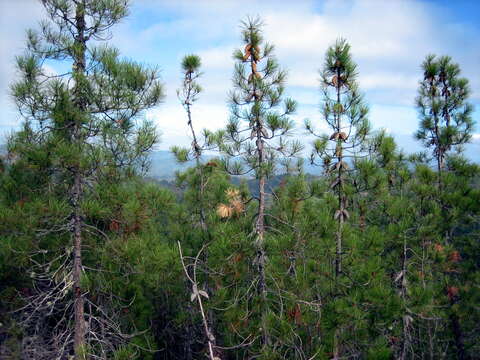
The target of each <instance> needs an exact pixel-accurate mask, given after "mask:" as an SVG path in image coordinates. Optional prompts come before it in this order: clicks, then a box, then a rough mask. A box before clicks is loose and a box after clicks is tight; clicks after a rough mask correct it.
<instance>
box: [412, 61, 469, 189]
mask: <svg viewBox="0 0 480 360" xmlns="http://www.w3.org/2000/svg"><path fill="white" fill-rule="evenodd" d="M422 69H423V80H422V81H421V82H420V87H419V89H418V97H417V99H416V105H417V109H418V111H419V117H420V128H419V129H418V131H417V133H416V137H417V139H418V140H420V141H421V142H422V144H423V145H424V146H425V147H427V148H431V149H432V153H433V156H434V158H435V160H436V162H437V170H438V174H439V179H441V175H442V172H443V170H444V168H445V157H446V156H447V155H448V153H449V151H450V150H452V149H453V148H454V147H456V146H459V145H462V144H465V143H467V142H468V141H469V140H470V138H471V134H472V131H473V119H472V116H471V115H472V112H473V107H472V105H471V104H470V103H468V102H467V99H468V96H469V95H470V89H469V86H468V80H467V79H465V78H461V77H460V67H459V65H458V64H456V63H453V62H452V59H451V57H449V56H442V57H439V58H437V57H436V56H435V55H428V56H427V57H426V58H425V61H424V62H423V64H422ZM439 182H441V180H439Z"/></svg>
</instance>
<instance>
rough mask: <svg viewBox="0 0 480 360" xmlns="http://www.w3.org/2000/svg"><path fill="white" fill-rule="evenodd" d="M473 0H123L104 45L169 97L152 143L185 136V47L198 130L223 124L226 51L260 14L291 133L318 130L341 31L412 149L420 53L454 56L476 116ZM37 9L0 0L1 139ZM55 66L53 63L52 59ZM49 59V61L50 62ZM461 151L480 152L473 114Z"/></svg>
mask: <svg viewBox="0 0 480 360" xmlns="http://www.w3.org/2000/svg"><path fill="white" fill-rule="evenodd" d="M478 14H480V1H477V0H456V1H450V0H421V1H420V0H415V1H414V0H317V1H313V0H311V1H310V0H297V1H295V2H294V1H281V0H275V1H272V0H262V1H254V0H243V1H233V0H131V6H130V15H129V16H128V17H127V18H125V19H123V20H122V22H121V23H120V24H118V25H117V26H116V27H115V28H113V29H112V38H111V40H110V41H109V42H110V44H111V45H113V46H116V47H118V48H119V50H120V52H121V54H122V55H123V56H125V57H127V58H129V59H132V60H135V61H138V62H141V63H144V64H147V65H152V66H158V67H159V68H160V69H161V75H162V81H163V82H164V84H165V88H166V98H165V100H164V101H163V103H162V104H160V105H159V106H158V107H156V108H154V109H151V110H149V111H147V112H146V114H145V117H146V118H148V119H151V120H153V121H154V122H155V123H156V125H157V128H158V131H159V133H160V134H161V143H160V144H159V145H158V149H160V150H167V149H169V148H170V147H171V146H172V145H188V144H190V142H191V140H190V138H189V136H188V129H187V124H186V121H185V112H184V109H183V108H182V106H181V105H180V103H179V101H178V99H177V96H176V89H177V88H178V87H180V84H181V72H180V62H181V59H182V57H183V56H184V55H186V54H197V55H199V56H200V57H201V58H202V70H203V73H204V74H203V76H202V78H201V79H200V82H201V84H202V87H203V89H204V92H203V93H202V94H201V95H200V98H199V101H198V102H197V103H196V104H195V106H194V108H193V116H194V123H195V126H196V127H197V128H198V129H201V128H208V129H210V130H215V129H218V128H221V127H223V126H224V125H225V123H226V121H227V119H228V117H229V110H228V105H227V93H228V91H229V90H230V89H231V88H232V83H231V78H232V74H233V66H234V60H233V59H232V53H233V51H234V50H235V49H236V48H241V47H242V42H241V37H240V21H241V20H242V19H245V18H246V16H257V15H259V16H261V17H262V18H263V20H264V23H265V27H264V30H265V38H266V40H267V41H268V42H269V43H272V44H274V45H275V49H276V51H275V54H276V57H277V59H278V61H279V63H280V65H281V66H282V67H283V68H284V69H286V70H287V71H288V74H289V76H288V79H287V88H286V89H287V94H288V96H290V97H292V98H293V99H295V100H297V102H298V111H297V113H296V114H295V115H294V116H293V117H292V118H293V120H294V121H295V123H296V124H297V130H296V132H297V136H299V137H304V136H305V135H304V131H303V129H302V124H303V121H304V119H306V118H308V119H310V120H311V121H312V122H313V123H314V124H316V125H317V127H318V128H320V129H324V130H325V131H326V127H325V124H324V123H323V121H322V119H321V117H320V113H319V111H318V109H319V103H320V100H321V96H320V91H319V81H318V79H319V75H318V70H319V69H320V68H321V67H322V64H323V61H324V56H325V51H326V49H327V47H328V46H329V45H331V44H333V43H334V42H335V40H336V39H337V38H340V37H343V38H345V39H347V41H348V42H349V43H350V44H351V47H352V48H351V49H352V50H351V52H352V56H353V60H354V61H355V62H356V63H357V64H358V71H359V78H358V80H359V86H360V89H361V90H362V91H363V92H364V94H365V100H366V102H367V103H368V105H369V107H370V115H369V118H370V121H371V123H372V126H373V128H374V129H381V128H384V129H386V130H387V131H388V132H389V133H391V134H393V135H394V136H395V138H396V139H397V142H398V143H399V146H400V147H401V148H403V149H405V150H406V151H407V152H412V151H418V150H420V149H421V147H420V145H419V144H418V143H417V142H416V141H415V140H414V139H413V133H414V132H415V130H416V129H417V127H418V117H417V112H416V110H415V106H414V99H415V97H416V93H417V88H418V82H419V80H420V79H421V77H422V71H421V68H420V65H421V63H422V61H423V59H424V58H425V56H426V55H427V54H431V53H433V54H437V55H450V56H452V57H453V60H454V61H455V62H457V63H458V64H459V65H460V68H461V69H462V76H464V77H466V78H468V79H469V81H470V86H471V89H472V94H471V98H470V102H471V103H473V104H474V106H475V108H476V110H475V112H474V120H476V121H477V122H478V123H480V42H479V41H478V39H479V38H480V18H479V17H478ZM43 18H45V14H44V12H43V9H42V5H41V2H40V1H36V0H0V34H1V36H0V50H1V53H2V56H1V57H0V106H1V108H2V112H1V115H0V142H3V141H2V140H3V139H2V138H5V136H7V135H8V134H9V133H11V132H12V131H14V130H15V129H18V128H19V125H20V124H21V119H20V117H19V115H18V112H17V110H16V108H15V106H14V104H13V102H12V100H11V97H10V95H9V85H10V84H11V83H12V82H13V81H14V80H15V77H16V71H15V65H14V59H15V55H19V54H21V53H22V51H23V49H24V46H25V31H26V29H27V28H34V29H35V28H38V22H39V21H40V20H41V19H43ZM51 66H52V68H53V69H52V70H53V71H55V70H58V69H60V68H61V65H54V64H51ZM56 66H57V67H56ZM467 154H468V155H469V156H470V157H472V158H477V159H480V124H479V125H478V126H477V127H476V129H475V134H474V137H473V144H472V145H469V146H468V148H467Z"/></svg>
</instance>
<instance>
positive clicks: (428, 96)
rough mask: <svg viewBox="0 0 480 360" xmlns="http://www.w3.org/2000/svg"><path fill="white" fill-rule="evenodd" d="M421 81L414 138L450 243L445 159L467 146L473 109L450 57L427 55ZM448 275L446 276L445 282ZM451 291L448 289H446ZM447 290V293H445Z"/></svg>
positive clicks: (454, 324) (459, 343)
mask: <svg viewBox="0 0 480 360" xmlns="http://www.w3.org/2000/svg"><path fill="white" fill-rule="evenodd" d="M422 69H423V72H424V73H423V80H422V81H421V82H420V87H419V89H418V97H417V99H416V103H417V108H418V111H419V116H420V120H421V121H420V125H419V129H418V131H417V133H416V137H417V139H419V140H420V141H422V143H423V145H424V146H425V147H426V148H431V149H432V154H433V156H434V158H435V160H436V163H437V179H438V180H437V187H436V188H437V191H438V194H437V199H436V200H437V202H438V205H439V207H440V219H441V221H440V223H439V229H440V233H439V236H440V237H444V239H443V241H442V243H444V244H445V245H448V244H450V243H451V242H452V240H453V239H452V237H453V231H454V226H453V223H452V215H451V214H454V213H455V211H454V210H453V209H454V208H455V205H454V204H452V203H451V202H450V201H449V196H448V195H447V191H448V190H447V189H446V188H445V186H446V184H445V182H446V179H445V176H446V175H445V172H446V171H448V169H447V168H446V159H447V156H448V155H449V154H450V152H451V150H452V149H454V148H458V150H460V151H461V150H462V148H461V145H463V144H465V143H467V142H468V141H469V140H470V138H471V134H472V131H473V126H474V122H473V119H472V116H471V114H472V111H473V107H472V105H471V104H470V103H468V102H467V100H468V97H469V94H470V89H469V86H468V80H467V79H465V78H461V77H460V66H459V65H458V64H456V63H453V62H452V59H451V57H449V56H442V57H439V58H437V57H436V56H435V55H428V56H427V57H426V59H425V61H424V62H423V64H422ZM449 278H451V275H450V274H448V272H447V273H446V283H448V282H449V280H448V279H449ZM448 289H450V287H449V288H448ZM448 289H447V292H448ZM448 294H449V295H448V297H449V299H450V309H451V311H450V314H449V319H450V326H451V329H452V332H453V334H454V338H455V346H456V348H457V352H458V356H459V359H464V358H465V357H466V352H465V346H464V341H463V337H464V335H463V332H462V329H461V326H460V323H459V319H458V316H457V314H456V313H455V311H452V309H453V306H454V305H455V303H456V298H457V297H456V296H451V295H450V293H448Z"/></svg>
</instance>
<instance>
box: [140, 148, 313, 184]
mask: <svg viewBox="0 0 480 360" xmlns="http://www.w3.org/2000/svg"><path fill="white" fill-rule="evenodd" d="M214 157H217V156H214V155H205V156H203V158H204V160H207V161H208V160H209V159H212V158H214ZM193 165H194V162H193V161H189V162H187V163H184V164H179V163H178V162H177V161H176V160H175V157H174V156H173V154H172V153H171V152H170V151H165V150H158V151H154V152H152V155H151V166H150V172H149V176H150V177H152V178H154V179H156V180H171V179H173V178H174V177H175V172H176V171H179V170H186V169H188V168H189V167H191V166H193ZM304 170H305V172H306V173H308V174H312V175H320V172H321V170H322V169H321V168H319V167H316V166H312V165H310V163H309V162H308V160H307V159H305V163H304Z"/></svg>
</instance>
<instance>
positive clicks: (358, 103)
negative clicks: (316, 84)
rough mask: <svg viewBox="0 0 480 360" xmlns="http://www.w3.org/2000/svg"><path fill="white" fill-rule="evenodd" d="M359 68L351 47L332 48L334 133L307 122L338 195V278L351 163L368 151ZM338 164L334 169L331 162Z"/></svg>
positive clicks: (326, 107) (330, 116)
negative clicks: (316, 130) (320, 130)
mask: <svg viewBox="0 0 480 360" xmlns="http://www.w3.org/2000/svg"><path fill="white" fill-rule="evenodd" d="M356 78H357V65H356V64H355V63H354V62H353V60H352V58H351V55H350V45H349V44H348V43H347V42H346V41H345V40H344V39H340V40H337V42H336V43H335V44H334V45H332V46H330V47H329V48H328V50H327V53H326V55H325V64H324V66H323V70H322V71H321V85H322V92H323V99H322V105H321V111H322V117H323V120H324V121H325V122H326V123H327V125H328V126H329V127H330V128H331V129H332V131H333V133H332V134H331V135H330V136H327V135H320V134H317V133H316V132H315V130H314V128H313V126H312V124H311V122H310V121H306V124H305V125H306V129H307V130H308V131H309V132H310V133H312V134H313V135H315V136H317V137H318V139H317V140H316V141H315V142H314V150H313V152H312V156H311V161H312V163H315V160H316V159H317V157H321V158H322V160H323V164H324V166H325V167H326V170H327V173H328V174H330V175H332V177H333V182H332V184H331V188H332V189H333V191H335V193H336V196H337V201H338V209H337V210H336V211H335V215H334V217H335V219H336V220H337V232H336V247H337V249H336V257H335V274H336V275H337V276H339V275H340V274H341V273H342V239H343V237H344V233H343V224H344V222H345V221H346V220H348V218H349V217H350V214H349V212H348V210H347V207H348V199H347V196H346V192H345V189H346V186H347V184H346V182H347V181H348V179H347V176H346V175H347V174H348V172H349V164H348V162H347V161H348V160H349V159H355V158H356V157H357V156H358V155H360V154H361V153H362V152H363V151H364V150H366V145H367V143H366V138H367V135H368V133H369V130H370V125H369V122H368V120H367V114H368V108H367V107H366V106H365V104H364V101H363V97H362V94H361V93H360V91H359V89H358V85H357V82H356ZM333 160H335V163H334V164H333V165H332V164H331V163H332V161H333ZM350 165H351V164H350Z"/></svg>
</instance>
